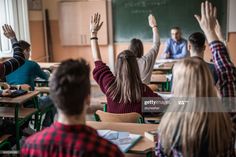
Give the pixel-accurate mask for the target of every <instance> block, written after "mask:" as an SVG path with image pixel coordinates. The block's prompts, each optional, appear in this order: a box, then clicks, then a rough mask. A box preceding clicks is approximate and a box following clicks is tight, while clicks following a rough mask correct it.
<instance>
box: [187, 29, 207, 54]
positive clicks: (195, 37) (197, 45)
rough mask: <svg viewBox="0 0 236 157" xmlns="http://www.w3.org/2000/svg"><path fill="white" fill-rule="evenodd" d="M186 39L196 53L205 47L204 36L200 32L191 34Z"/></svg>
mask: <svg viewBox="0 0 236 157" xmlns="http://www.w3.org/2000/svg"><path fill="white" fill-rule="evenodd" d="M188 41H189V43H190V44H191V45H192V47H193V49H194V50H195V51H196V53H200V52H202V51H203V50H204V49H205V42H206V37H205V35H204V34H202V33H201V32H196V33H193V34H191V35H190V36H189V38H188Z"/></svg>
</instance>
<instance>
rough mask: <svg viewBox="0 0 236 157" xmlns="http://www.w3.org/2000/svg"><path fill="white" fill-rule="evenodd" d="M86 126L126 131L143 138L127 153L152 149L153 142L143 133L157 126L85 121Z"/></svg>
mask: <svg viewBox="0 0 236 157" xmlns="http://www.w3.org/2000/svg"><path fill="white" fill-rule="evenodd" d="M86 124H87V125H88V126H91V127H93V128H95V129H97V130H98V129H102V130H103V129H110V130H116V131H127V132H130V133H133V134H140V135H142V136H143V137H142V138H141V139H140V140H139V141H138V142H137V143H136V144H135V145H134V146H133V147H132V148H131V149H130V150H129V152H130V153H131V152H136V153H147V152H149V151H151V150H153V149H154V147H155V142H152V141H151V140H149V139H147V138H145V136H144V132H145V131H150V130H155V129H157V128H158V124H138V123H112V122H94V121H87V122H86Z"/></svg>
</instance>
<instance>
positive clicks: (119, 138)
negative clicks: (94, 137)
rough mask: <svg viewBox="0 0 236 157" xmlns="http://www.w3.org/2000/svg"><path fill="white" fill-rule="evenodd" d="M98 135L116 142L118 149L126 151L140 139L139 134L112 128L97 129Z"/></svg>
mask: <svg viewBox="0 0 236 157" xmlns="http://www.w3.org/2000/svg"><path fill="white" fill-rule="evenodd" d="M97 132H98V134H99V136H101V137H103V138H105V139H107V140H109V141H110V142H112V143H114V144H116V145H117V146H118V147H119V148H120V150H121V151H122V152H124V153H126V152H127V151H128V150H129V149H130V148H131V147H132V146H133V145H135V144H136V143H137V142H138V141H139V140H140V139H141V137H142V136H141V135H139V134H131V133H129V132H122V131H114V130H97Z"/></svg>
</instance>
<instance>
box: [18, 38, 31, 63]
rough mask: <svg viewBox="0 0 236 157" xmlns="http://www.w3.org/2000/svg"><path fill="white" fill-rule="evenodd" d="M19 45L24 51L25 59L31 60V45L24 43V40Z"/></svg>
mask: <svg viewBox="0 0 236 157" xmlns="http://www.w3.org/2000/svg"><path fill="white" fill-rule="evenodd" d="M19 45H20V47H21V48H22V50H23V52H24V55H25V59H29V57H30V51H31V49H30V47H31V45H30V44H29V43H28V42H26V41H24V40H20V41H19Z"/></svg>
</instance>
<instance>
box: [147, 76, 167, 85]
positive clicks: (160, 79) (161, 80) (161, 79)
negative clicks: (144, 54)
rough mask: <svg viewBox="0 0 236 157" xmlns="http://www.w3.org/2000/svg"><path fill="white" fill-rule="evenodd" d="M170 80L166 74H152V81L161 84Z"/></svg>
mask: <svg viewBox="0 0 236 157" xmlns="http://www.w3.org/2000/svg"><path fill="white" fill-rule="evenodd" d="M167 81H168V79H167V77H166V75H152V76H151V81H150V82H151V83H154V84H161V83H166V82H167Z"/></svg>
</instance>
